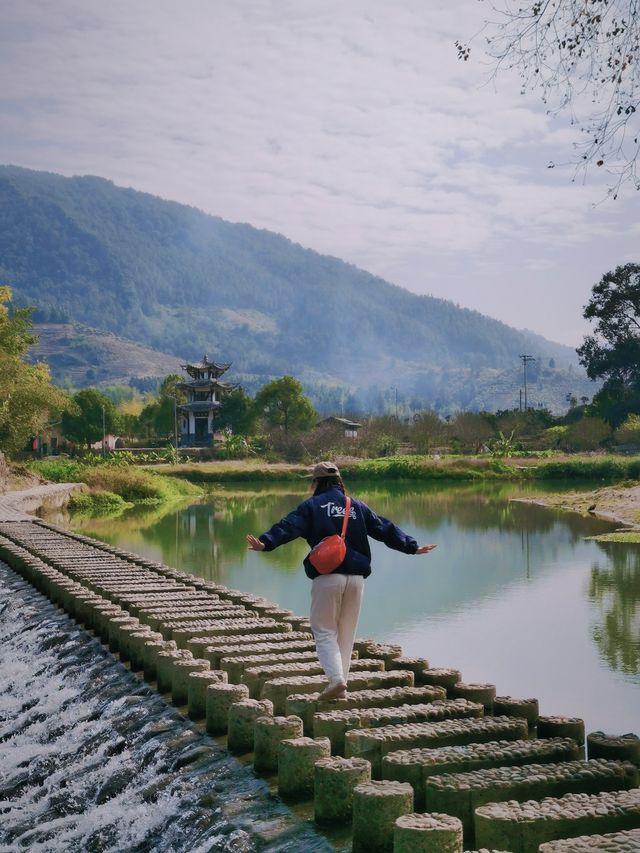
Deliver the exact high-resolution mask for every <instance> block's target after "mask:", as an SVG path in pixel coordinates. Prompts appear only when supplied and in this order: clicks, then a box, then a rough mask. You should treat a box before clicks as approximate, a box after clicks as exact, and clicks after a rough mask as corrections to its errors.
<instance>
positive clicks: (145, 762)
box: [0, 563, 334, 853]
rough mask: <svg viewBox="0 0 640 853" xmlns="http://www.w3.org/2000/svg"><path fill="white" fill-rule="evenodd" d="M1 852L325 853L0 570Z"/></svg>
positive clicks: (239, 770)
mask: <svg viewBox="0 0 640 853" xmlns="http://www.w3.org/2000/svg"><path fill="white" fill-rule="evenodd" d="M0 602H1V604H0V672H2V680H1V683H0V851H3V853H8V851H11V853H13V851H22V850H28V851H29V853H44V851H47V853H48V851H60V853H102V851H127V853H143V851H159V853H160V851H166V853H205V851H214V850H215V851H221V853H253V851H263V850H264V851H289V853H294V851H295V853H298V851H303V850H304V851H329V850H332V849H334V848H333V847H332V845H330V844H329V843H328V842H327V840H326V839H325V838H323V837H322V836H321V835H319V834H318V833H317V832H316V831H315V829H314V828H313V826H312V824H311V823H310V822H309V821H303V820H301V819H299V818H298V817H296V816H295V815H294V814H293V813H292V812H291V811H290V810H289V809H287V808H286V807H285V806H284V805H282V804H281V803H280V802H279V801H278V799H277V798H275V797H273V796H272V795H271V794H270V790H269V786H268V785H267V783H266V782H265V781H262V780H260V779H258V778H256V777H255V775H254V773H253V772H252V770H251V768H250V767H248V766H244V765H242V764H241V763H240V762H238V761H236V760H235V759H233V758H231V757H230V756H229V754H228V753H227V752H226V751H225V750H224V749H223V748H222V747H221V746H220V744H218V743H217V742H216V741H215V740H213V739H212V738H209V737H207V736H206V735H204V734H203V733H202V732H201V731H199V730H198V729H197V728H196V727H194V726H193V725H192V724H191V723H189V722H188V721H187V720H186V719H185V718H184V717H182V716H181V715H180V714H178V713H177V711H175V710H174V709H173V708H172V707H171V706H170V705H167V704H166V703H165V702H164V701H163V700H162V699H161V698H160V696H158V695H157V694H156V693H155V692H154V691H153V690H151V689H150V688H149V687H147V686H146V685H145V684H143V683H142V682H141V681H139V680H138V679H137V678H136V677H135V676H134V675H132V674H131V673H130V672H129V671H128V670H127V669H126V667H125V666H123V665H122V664H121V663H119V662H117V661H116V659H115V658H114V657H113V655H111V654H109V652H107V651H106V650H105V649H104V647H103V646H101V644H100V643H99V642H98V641H97V640H96V639H93V638H92V637H91V636H90V635H89V634H87V633H86V632H85V631H83V630H80V629H79V628H78V627H77V626H76V625H75V623H74V622H72V621H71V620H70V619H68V618H67V617H66V616H64V614H62V613H61V612H60V611H59V610H58V609H57V608H56V607H54V606H53V605H51V604H50V603H49V602H48V600H47V599H45V598H44V597H43V596H41V595H40V594H39V593H37V592H35V591H34V590H33V589H32V588H31V587H29V585H28V584H27V583H25V582H24V581H22V580H20V579H19V578H17V576H16V575H15V574H14V573H13V572H12V571H11V570H10V569H8V568H7V567H6V566H4V565H3V564H2V563H0Z"/></svg>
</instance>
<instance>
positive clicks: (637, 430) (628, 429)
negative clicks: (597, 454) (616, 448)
mask: <svg viewBox="0 0 640 853" xmlns="http://www.w3.org/2000/svg"><path fill="white" fill-rule="evenodd" d="M615 439H616V441H617V442H618V443H619V444H640V415H627V417H626V419H625V421H624V423H623V424H622V425H621V426H619V427H618V429H617V430H616V432H615Z"/></svg>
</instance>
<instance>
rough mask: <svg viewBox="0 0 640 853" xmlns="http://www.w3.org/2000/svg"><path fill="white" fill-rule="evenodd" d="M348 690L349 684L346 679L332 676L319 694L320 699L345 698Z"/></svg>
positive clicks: (322, 700) (320, 700)
mask: <svg viewBox="0 0 640 853" xmlns="http://www.w3.org/2000/svg"><path fill="white" fill-rule="evenodd" d="M346 692H347V685H346V682H345V680H344V679H343V678H332V679H331V681H330V682H329V684H327V686H326V687H325V688H324V690H323V691H322V693H321V694H320V695H319V696H318V701H319V702H326V701H327V700H328V699H343V698H344V695H345V693H346Z"/></svg>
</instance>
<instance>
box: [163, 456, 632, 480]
mask: <svg viewBox="0 0 640 853" xmlns="http://www.w3.org/2000/svg"><path fill="white" fill-rule="evenodd" d="M335 461H336V463H337V464H338V466H339V467H340V470H341V472H342V475H343V477H344V478H345V480H346V479H348V480H350V481H363V480H379V479H383V480H398V479H400V480H402V479H404V480H425V481H430V480H445V481H446V480H456V481H474V480H483V479H490V480H523V479H530V480H572V479H576V480H594V481H597V480H607V481H609V482H620V481H622V480H626V479H638V478H640V456H617V455H613V454H586V453H585V454H553V455H548V454H547V455H544V454H540V455H531V456H523V457H510V458H508V459H505V458H495V457H492V456H491V455H489V454H483V455H478V456H389V457H384V458H380V459H355V458H354V457H348V458H341V457H336V459H335ZM154 470H155V471H158V472H161V473H162V474H163V475H165V476H167V477H172V478H177V479H184V480H188V481H189V482H192V483H198V484H200V485H208V484H218V483H238V482H243V481H253V482H275V481H283V482H286V481H289V482H291V481H300V480H301V479H304V478H308V473H309V467H308V466H307V465H302V464H288V463H284V462H280V463H267V462H262V461H258V460H228V461H215V462H200V463H184V464H179V465H158V466H154Z"/></svg>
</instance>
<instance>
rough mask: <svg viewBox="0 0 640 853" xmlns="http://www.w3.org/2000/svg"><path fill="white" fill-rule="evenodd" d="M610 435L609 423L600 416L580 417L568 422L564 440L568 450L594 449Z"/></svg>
mask: <svg viewBox="0 0 640 853" xmlns="http://www.w3.org/2000/svg"><path fill="white" fill-rule="evenodd" d="M610 435H611V429H610V427H609V424H608V423H607V422H606V421H604V420H603V419H602V418H582V419H581V420H579V421H576V422H575V423H572V424H570V426H569V428H568V430H567V434H566V436H565V439H564V440H565V444H566V446H567V448H568V449H569V450H595V449H596V448H597V447H600V445H601V444H602V443H603V442H604V441H605V439H607V438H609V436H610Z"/></svg>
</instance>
